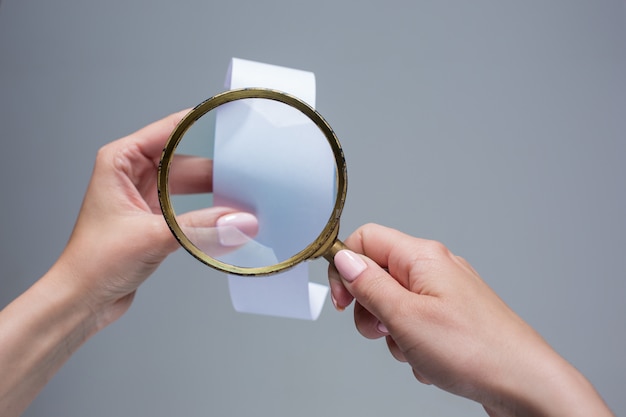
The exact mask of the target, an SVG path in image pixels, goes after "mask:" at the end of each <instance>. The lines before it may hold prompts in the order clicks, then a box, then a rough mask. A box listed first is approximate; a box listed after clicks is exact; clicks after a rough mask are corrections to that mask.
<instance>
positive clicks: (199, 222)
mask: <svg viewBox="0 0 626 417" xmlns="http://www.w3.org/2000/svg"><path fill="white" fill-rule="evenodd" d="M177 221H178V223H179V226H180V227H181V229H182V231H183V233H184V234H185V236H186V237H187V239H189V241H191V243H193V244H194V245H195V246H196V247H197V248H198V249H200V250H201V251H202V252H204V253H206V254H207V255H209V256H211V257H217V256H220V255H223V254H225V253H229V252H232V251H233V250H235V249H237V248H238V247H240V246H242V245H244V244H246V243H248V242H249V241H250V240H252V238H254V237H255V236H256V235H257V233H258V231H259V223H258V220H257V218H256V217H255V216H254V215H252V214H250V213H245V212H239V211H236V210H234V209H231V208H228V207H211V208H208V209H202V210H196V211H192V212H189V213H185V214H183V215H181V216H179V217H178V218H177Z"/></svg>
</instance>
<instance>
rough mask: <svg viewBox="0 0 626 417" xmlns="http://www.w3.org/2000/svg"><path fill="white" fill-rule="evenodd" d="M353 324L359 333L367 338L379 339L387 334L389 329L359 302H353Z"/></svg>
mask: <svg viewBox="0 0 626 417" xmlns="http://www.w3.org/2000/svg"><path fill="white" fill-rule="evenodd" d="M354 324H355V325H356V328H357V330H358V331H359V333H361V335H363V337H365V338H367V339H379V338H381V337H384V336H386V335H388V334H389V331H388V330H387V328H386V327H385V326H383V325H382V324H381V322H380V320H378V318H376V316H374V315H373V314H372V313H370V312H369V311H368V310H367V309H365V308H364V307H363V306H362V305H361V304H360V303H359V302H356V303H354Z"/></svg>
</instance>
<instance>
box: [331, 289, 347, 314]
mask: <svg viewBox="0 0 626 417" xmlns="http://www.w3.org/2000/svg"><path fill="white" fill-rule="evenodd" d="M330 299H331V301H332V302H333V306H335V310H337V311H344V310H345V308H344V307H339V304H337V300H336V299H335V296H334V295H333V293H332V292H331V293H330Z"/></svg>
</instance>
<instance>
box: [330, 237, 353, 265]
mask: <svg viewBox="0 0 626 417" xmlns="http://www.w3.org/2000/svg"><path fill="white" fill-rule="evenodd" d="M343 249H348V247H347V246H346V245H345V243H343V242H342V241H341V240H339V239H335V241H334V242H333V244H332V246H331V247H330V248H328V250H327V251H326V252H325V253H324V259H326V260H327V261H328V262H329V263H330V264H331V265H334V264H335V255H336V254H337V252H339V251H340V250H343Z"/></svg>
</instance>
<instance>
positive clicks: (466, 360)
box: [329, 224, 611, 416]
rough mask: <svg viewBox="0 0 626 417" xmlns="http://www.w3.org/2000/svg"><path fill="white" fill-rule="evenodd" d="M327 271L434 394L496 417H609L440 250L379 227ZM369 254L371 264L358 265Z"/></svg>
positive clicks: (369, 331) (370, 228) (368, 332)
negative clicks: (481, 408)
mask: <svg viewBox="0 0 626 417" xmlns="http://www.w3.org/2000/svg"><path fill="white" fill-rule="evenodd" d="M345 243H346V245H347V246H348V247H350V248H352V250H353V251H354V252H352V251H347V250H346V251H340V252H339V253H338V254H337V255H336V256H335V266H336V269H335V268H333V267H331V268H330V269H329V278H330V285H331V292H332V297H333V301H334V303H335V305H336V306H337V308H338V309H340V310H341V309H343V308H345V307H346V306H347V305H349V304H350V303H351V301H352V299H353V298H355V299H356V304H355V307H354V316H355V323H356V327H357V329H358V330H359V332H360V333H361V334H362V335H363V336H365V337H366V338H370V339H376V338H380V337H386V340H387V345H388V347H389V351H390V352H391V354H392V355H393V357H394V358H396V359H397V360H399V361H402V362H408V363H409V364H410V365H411V367H412V369H413V373H414V375H415V377H416V378H417V379H418V380H419V381H421V382H423V383H427V384H434V385H436V386H438V387H440V388H442V389H444V390H447V391H449V392H452V393H454V394H458V395H461V396H464V397H467V398H470V399H473V400H475V401H478V402H480V403H481V404H483V405H484V407H485V409H486V410H487V412H488V413H489V414H490V415H491V416H514V415H520V416H521V415H523V416H535V415H536V416H561V415H562V416H578V415H580V416H590V415H594V416H605V415H606V416H610V415H611V413H610V411H609V410H608V409H607V408H606V405H605V404H604V402H603V401H602V399H601V398H600V397H599V396H598V395H597V393H596V392H595V390H594V389H593V388H592V387H591V385H590V384H589V383H588V382H587V381H586V380H585V379H584V377H582V375H580V373H578V372H577V371H576V370H575V369H574V368H573V367H572V366H571V365H570V364H568V363H567V362H566V361H565V360H563V359H562V358H561V357H560V356H559V355H558V354H557V353H556V352H555V351H554V350H553V349H552V348H551V347H550V346H549V345H548V344H547V343H546V342H545V341H544V340H543V339H542V338H541V336H540V335H539V334H537V333H536V332H535V331H534V330H533V329H532V328H531V327H530V326H528V325H527V324H526V323H525V322H524V321H523V320H522V319H520V318H519V317H518V316H517V315H516V314H515V313H514V312H513V311H512V310H511V309H510V308H509V307H508V306H507V305H506V304H505V303H504V302H503V301H502V300H501V299H500V298H499V297H498V296H497V295H496V294H495V293H494V292H493V291H492V290H491V288H489V286H488V285H487V284H486V283H485V282H484V281H483V280H482V279H481V278H480V276H479V275H478V273H477V272H476V271H475V270H474V269H473V268H472V267H471V266H470V264H469V263H468V262H467V261H465V260H464V259H462V258H460V257H458V256H455V255H454V254H452V253H451V252H450V251H449V250H448V249H447V248H446V247H445V246H443V245H442V244H440V243H438V242H433V241H427V240H423V239H417V238H414V237H411V236H408V235H406V234H403V233H401V232H399V231H396V230H393V229H389V228H385V227H382V226H378V225H373V224H371V225H366V226H363V227H361V228H359V229H358V230H357V231H356V232H355V233H353V234H352V235H351V236H350V237H349V238H348V239H346V241H345ZM359 254H363V255H365V256H361V255H359Z"/></svg>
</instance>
